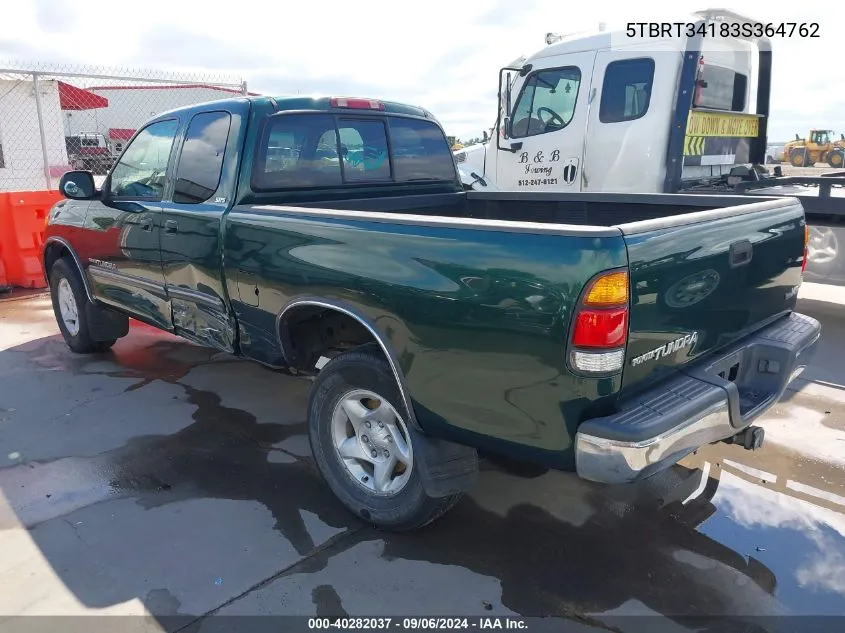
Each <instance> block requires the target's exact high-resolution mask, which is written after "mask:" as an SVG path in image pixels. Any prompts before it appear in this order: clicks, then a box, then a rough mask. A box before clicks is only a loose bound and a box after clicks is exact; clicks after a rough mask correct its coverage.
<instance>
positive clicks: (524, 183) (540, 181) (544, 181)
mask: <svg viewBox="0 0 845 633" xmlns="http://www.w3.org/2000/svg"><path fill="white" fill-rule="evenodd" d="M556 184H557V178H530V179H528V180H520V181H519V186H520V187H528V186H530V185H556Z"/></svg>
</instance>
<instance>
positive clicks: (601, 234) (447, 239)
mask: <svg viewBox="0 0 845 633" xmlns="http://www.w3.org/2000/svg"><path fill="white" fill-rule="evenodd" d="M732 205H734V206H732ZM224 238H225V246H224V261H225V262H226V266H227V268H226V278H227V279H228V280H229V294H230V296H231V297H232V298H233V299H234V306H235V310H236V313H237V316H238V320H239V322H240V323H241V327H242V330H243V331H242V335H241V344H242V345H246V346H250V347H251V349H250V350H249V351H248V354H249V355H253V356H256V357H259V358H261V359H262V360H263V361H265V362H268V363H274V362H278V361H279V360H280V359H279V358H278V357H277V358H274V357H273V356H272V354H274V353H276V352H275V351H274V342H275V339H276V334H275V332H276V331H277V324H276V321H275V315H276V314H279V313H280V311H282V310H283V309H284V308H285V306H286V305H288V304H289V303H290V302H292V301H293V302H295V301H297V300H301V299H302V298H303V297H304V298H306V299H307V298H309V297H310V298H314V297H320V298H322V299H323V300H326V301H331V302H333V303H335V304H337V305H342V306H346V307H347V308H348V309H349V310H350V311H353V312H354V313H355V314H359V315H361V316H362V318H364V319H366V320H368V321H369V322H371V323H372V324H373V327H374V328H375V329H376V330H377V331H378V332H380V333H381V334H382V335H383V336H384V337H385V338H386V339H387V340H389V341H390V345H392V346H393V347H394V350H395V354H396V358H397V363H398V365H399V366H400V368H401V371H402V372H403V373H404V375H405V376H406V379H407V381H408V388H409V391H410V393H411V394H412V397H413V398H414V401H415V405H414V406H415V409H417V415H418V417H419V419H420V422H421V423H422V424H424V425H426V428H427V429H428V430H432V429H437V428H440V429H447V430H449V431H454V430H455V429H459V430H461V431H465V432H469V433H472V434H474V435H475V436H477V437H476V440H478V441H482V440H483V439H484V438H497V439H501V440H505V441H508V442H509V443H515V444H521V445H524V446H530V447H534V448H536V449H545V450H548V451H550V453H549V455H551V456H553V458H554V459H564V460H565V459H566V458H567V457H569V458H571V457H572V453H571V452H569V451H567V450H566V449H568V448H571V446H568V442H569V441H570V438H572V437H573V436H574V433H575V429H576V428H577V426H578V424H580V422H581V421H583V420H584V419H586V418H589V417H591V416H594V415H599V414H606V413H607V412H609V411H612V410H613V408H614V407H615V406H617V405H619V403H620V398H622V399H624V398H625V397H635V396H636V394H637V393H639V392H640V391H642V390H645V389H647V388H648V387H650V386H652V385H653V384H655V383H656V382H657V381H661V380H665V379H669V378H670V377H671V375H673V374H674V373H675V372H676V371H677V370H679V369H680V368H682V367H683V366H685V365H688V364H691V363H695V362H696V361H697V360H699V359H701V358H703V357H704V356H707V355H708V354H710V353H712V352H713V351H714V350H717V349H723V348H726V347H728V346H729V345H731V344H732V343H734V342H736V341H737V340H738V339H741V338H743V337H744V336H747V335H749V334H750V333H753V332H755V331H757V330H759V329H760V328H762V327H764V326H765V325H767V324H769V323H771V322H773V321H774V320H777V319H778V318H779V317H782V316H785V315H786V314H788V313H789V312H790V311H791V310H792V309H793V308H794V305H795V301H796V297H797V285H798V284H799V283H800V278H801V261H802V256H803V243H804V217H803V210H802V208H801V205H800V204H798V203H797V202H796V201H795V200H794V199H790V198H772V199H767V198H759V199H757V198H749V197H748V196H741V197H737V198H733V197H724V196H719V197H717V196H714V197H707V196H683V195H648V194H644V195H631V194H623V195H613V194H578V195H572V196H565V197H564V196H561V195H560V194H530V195H525V194H509V193H490V194H488V193H474V192H471V193H469V194H466V193H444V194H434V195H424V196H402V197H393V198H391V197H383V198H367V199H360V200H354V199H353V200H345V201H342V200H334V201H326V200H313V201H311V202H304V201H303V202H301V203H298V205H297V206H282V205H273V204H262V205H253V204H245V205H239V206H236V207H234V208H233V209H232V210H231V211H230V213H229V214H228V216H227V218H226V221H225V227H224ZM615 268H627V269H628V270H629V275H630V296H631V298H630V320H629V324H628V327H629V335H628V342H627V347H626V350H625V363H624V370H623V372H622V374H621V375H615V376H610V377H606V378H599V379H586V380H585V379H583V378H579V377H578V376H575V375H573V374H572V373H571V372H570V371H569V369H568V368H567V363H566V358H567V352H566V349H567V342H566V341H567V339H568V334H567V332H568V331H569V327H570V322H569V317H570V315H571V314H572V311H573V310H574V308H575V306H576V304H577V301H578V297H579V295H580V293H581V291H582V290H583V288H584V287H585V286H586V284H587V283H588V282H589V280H590V279H591V278H592V276H593V275H595V274H596V273H598V272H599V271H602V270H608V269H615ZM262 354H263V355H264V356H263V357H262V356H261V355H262ZM731 371H733V370H731ZM549 390H552V391H554V392H556V393H558V394H559V395H558V396H557V397H553V398H551V399H550V398H549V396H548V395H547V394H548V391H549ZM540 403H542V405H541V404H540ZM538 407H539V408H538ZM555 420H557V422H555Z"/></svg>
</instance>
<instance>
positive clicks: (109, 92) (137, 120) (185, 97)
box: [65, 84, 242, 151]
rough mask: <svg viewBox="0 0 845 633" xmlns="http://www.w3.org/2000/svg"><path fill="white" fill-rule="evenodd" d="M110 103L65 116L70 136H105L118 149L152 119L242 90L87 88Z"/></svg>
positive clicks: (173, 87)
mask: <svg viewBox="0 0 845 633" xmlns="http://www.w3.org/2000/svg"><path fill="white" fill-rule="evenodd" d="M86 91H87V92H91V93H93V94H95V95H98V96H100V97H104V98H105V99H107V100H108V106H106V107H104V108H97V109H93V110H84V111H78V112H66V113H65V130H66V132H67V134H68V136H70V135H73V134H79V133H83V132H94V133H99V134H102V135H104V136H105V137H106V138H108V139H109V140H110V141H112V142H113V143H114V144H115V146H116V147H115V149H116V150H117V151H120V149H122V146H121V147H117V145H119V144H121V145H122V142H125V141H126V140H127V139H128V138H129V137H131V135H132V134H133V133H134V132H135V130H137V129H138V128H139V127H140V126H141V125H143V124H144V122H145V121H147V120H148V119H150V118H152V117H154V116H156V115H158V114H160V113H162V112H166V111H167V110H172V109H173V108H179V107H181V106H186V105H194V104H197V103H204V102H207V101H216V100H218V99H227V98H230V97H232V96H236V95H239V94H242V93H241V92H240V91H239V90H234V89H229V88H220V87H217V86H203V85H171V84H154V85H143V86H127V85H119V86H94V87H91V88H86Z"/></svg>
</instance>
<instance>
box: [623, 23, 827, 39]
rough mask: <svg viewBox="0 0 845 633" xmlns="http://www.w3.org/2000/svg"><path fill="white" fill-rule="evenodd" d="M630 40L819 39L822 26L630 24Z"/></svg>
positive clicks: (797, 24) (809, 24)
mask: <svg viewBox="0 0 845 633" xmlns="http://www.w3.org/2000/svg"><path fill="white" fill-rule="evenodd" d="M625 35H626V36H627V37H695V36H696V35H700V36H701V37H819V24H818V22H780V23H773V22H766V23H763V22H743V23H738V22H732V23H728V22H719V23H716V22H700V23H697V22H628V26H627V29H626V30H625Z"/></svg>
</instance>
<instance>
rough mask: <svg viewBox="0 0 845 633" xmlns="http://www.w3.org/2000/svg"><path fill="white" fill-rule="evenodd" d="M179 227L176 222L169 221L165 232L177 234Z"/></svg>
mask: <svg viewBox="0 0 845 633" xmlns="http://www.w3.org/2000/svg"><path fill="white" fill-rule="evenodd" d="M177 228H178V225H177V224H176V220H167V221H166V222H165V223H164V232H165V233H169V234H171V235H173V234H175V233H176V230H177Z"/></svg>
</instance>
